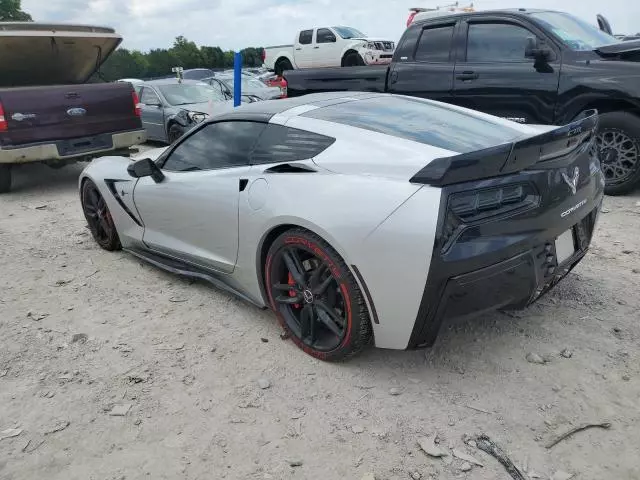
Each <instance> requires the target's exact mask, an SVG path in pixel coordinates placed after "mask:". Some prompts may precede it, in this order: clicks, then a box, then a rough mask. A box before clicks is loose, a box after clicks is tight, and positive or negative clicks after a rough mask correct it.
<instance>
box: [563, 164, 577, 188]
mask: <svg viewBox="0 0 640 480" xmlns="http://www.w3.org/2000/svg"><path fill="white" fill-rule="evenodd" d="M578 178H580V169H579V168H578V167H576V168H574V169H573V177H571V178H569V176H568V175H567V174H566V173H564V172H562V179H563V180H564V181H565V182H566V183H567V185H569V188H570V189H571V193H572V194H573V195H575V194H576V191H577V190H578Z"/></svg>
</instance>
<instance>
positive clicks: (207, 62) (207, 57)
mask: <svg viewBox="0 0 640 480" xmlns="http://www.w3.org/2000/svg"><path fill="white" fill-rule="evenodd" d="M200 56H201V57H202V66H203V67H206V68H222V67H224V52H223V51H222V49H221V48H220V47H200Z"/></svg>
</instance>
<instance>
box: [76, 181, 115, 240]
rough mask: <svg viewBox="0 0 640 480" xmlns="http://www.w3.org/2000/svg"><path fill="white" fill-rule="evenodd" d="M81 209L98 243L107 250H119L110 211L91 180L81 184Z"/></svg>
mask: <svg viewBox="0 0 640 480" xmlns="http://www.w3.org/2000/svg"><path fill="white" fill-rule="evenodd" d="M82 210H83V212H84V218H85V219H86V220H87V223H88V225H89V230H90V231H91V235H92V236H93V239H94V240H95V241H96V242H97V243H98V245H100V246H101V247H102V248H104V249H105V250H109V251H113V250H119V249H120V248H121V245H120V238H119V237H118V232H117V231H116V227H115V224H114V223H113V218H111V212H109V208H108V207H107V204H106V202H105V201H104V198H103V197H102V195H101V194H100V191H99V190H98V187H97V186H96V184H95V183H93V182H92V181H91V180H85V181H84V183H83V184H82Z"/></svg>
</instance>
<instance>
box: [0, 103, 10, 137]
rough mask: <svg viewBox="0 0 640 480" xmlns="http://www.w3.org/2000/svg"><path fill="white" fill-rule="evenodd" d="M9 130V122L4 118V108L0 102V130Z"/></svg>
mask: <svg viewBox="0 0 640 480" xmlns="http://www.w3.org/2000/svg"><path fill="white" fill-rule="evenodd" d="M7 130H9V124H8V123H7V119H6V118H4V108H3V107H2V104H1V103H0V132H6V131H7Z"/></svg>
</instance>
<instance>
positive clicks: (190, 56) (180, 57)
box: [169, 35, 203, 68]
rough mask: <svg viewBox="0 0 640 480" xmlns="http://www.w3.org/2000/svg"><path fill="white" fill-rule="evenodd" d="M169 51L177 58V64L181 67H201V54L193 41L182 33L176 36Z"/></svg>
mask: <svg viewBox="0 0 640 480" xmlns="http://www.w3.org/2000/svg"><path fill="white" fill-rule="evenodd" d="M169 52H170V53H171V54H172V55H173V56H174V58H175V59H176V60H177V62H178V63H177V65H174V66H179V67H182V68H198V67H202V60H203V59H202V55H201V54H200V50H199V49H198V46H197V45H196V44H195V42H190V41H189V40H187V39H186V38H184V37H183V36H182V35H180V36H179V37H176V40H175V42H173V47H171V50H169Z"/></svg>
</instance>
